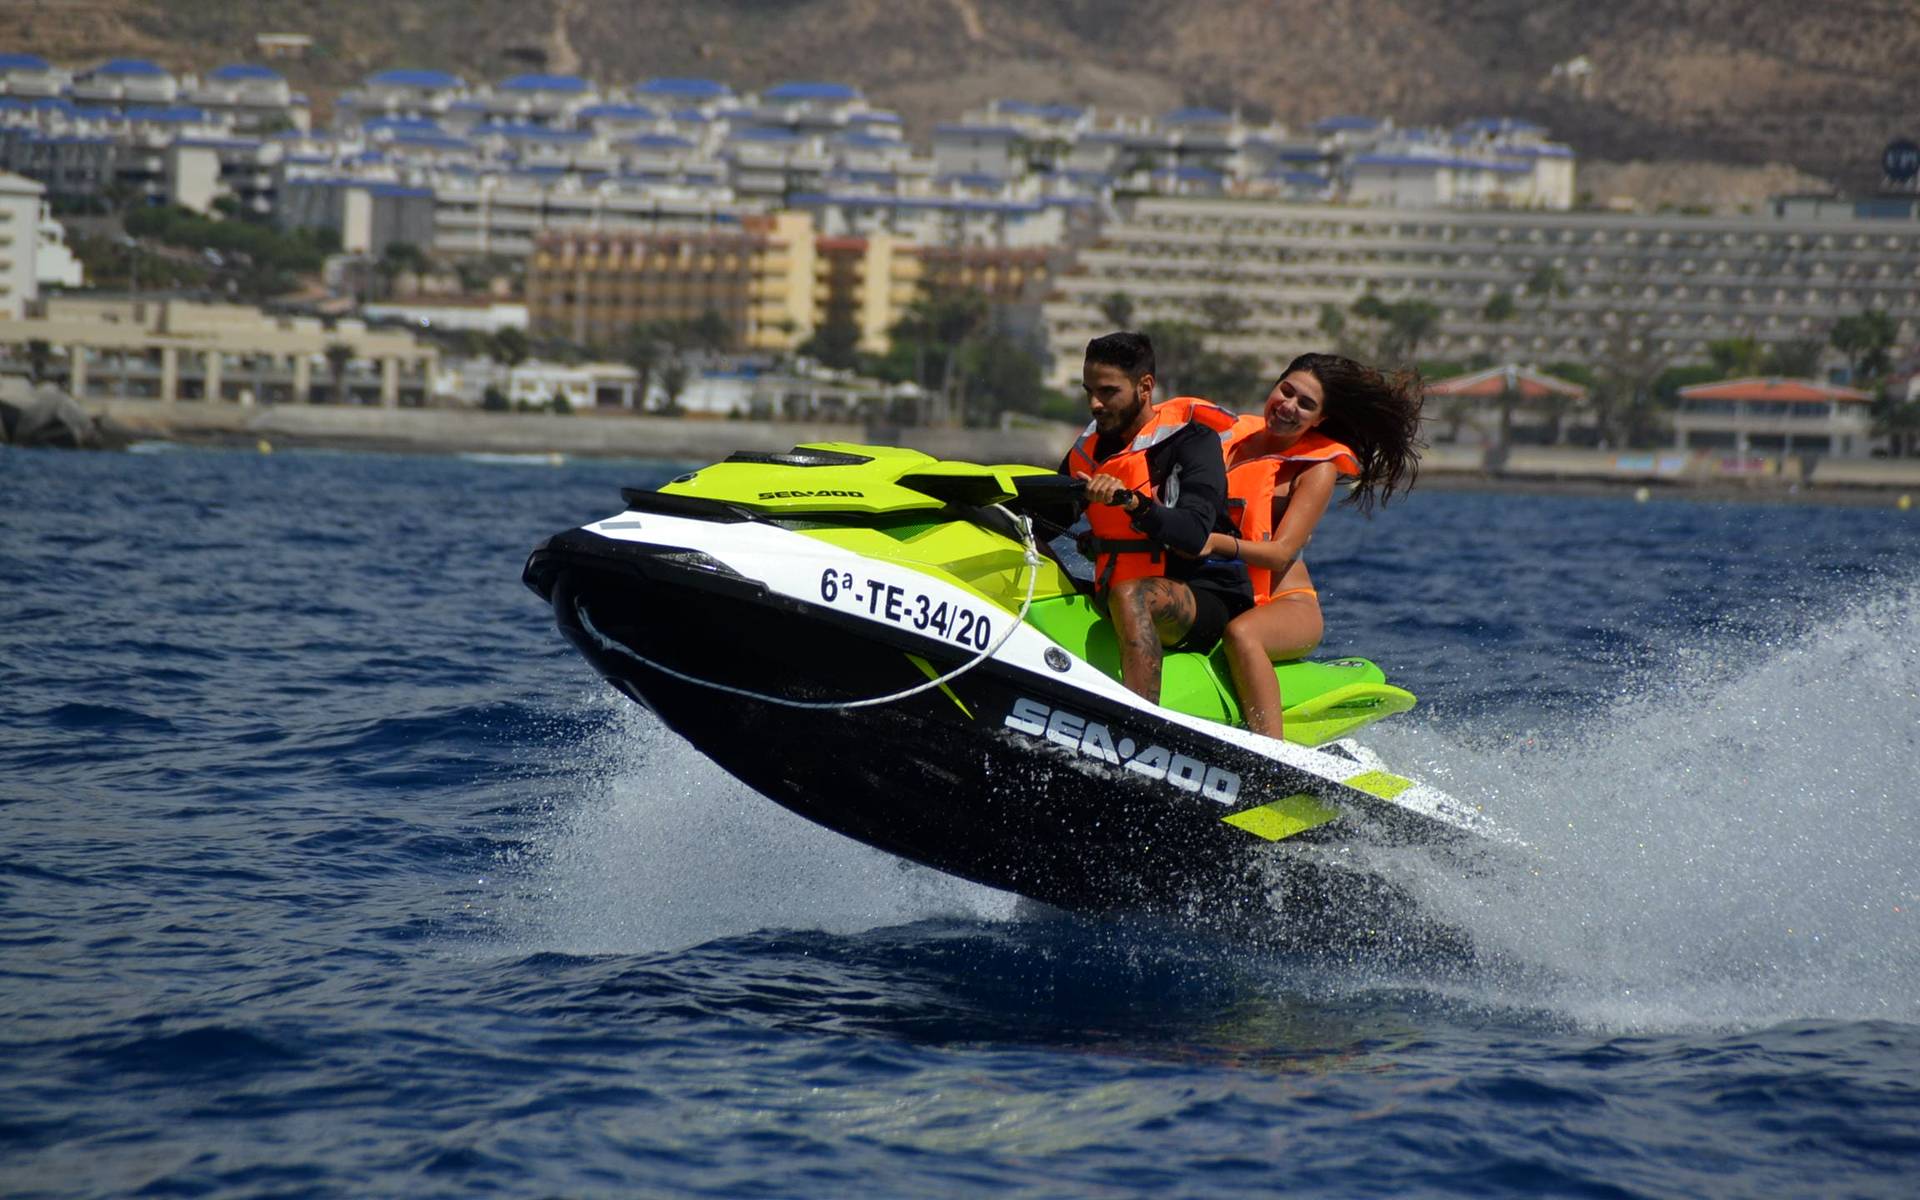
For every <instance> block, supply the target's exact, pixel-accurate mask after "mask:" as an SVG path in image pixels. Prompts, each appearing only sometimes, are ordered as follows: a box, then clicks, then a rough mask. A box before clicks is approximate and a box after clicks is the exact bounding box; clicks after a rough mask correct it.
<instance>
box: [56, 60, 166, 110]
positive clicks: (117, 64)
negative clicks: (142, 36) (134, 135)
mask: <svg viewBox="0 0 1920 1200" xmlns="http://www.w3.org/2000/svg"><path fill="white" fill-rule="evenodd" d="M68 94H69V95H70V96H71V97H72V98H73V102H74V103H75V104H82V105H93V106H96V107H100V108H111V109H118V110H123V111H124V110H125V109H128V108H139V107H151V106H155V105H160V106H165V105H170V104H172V103H173V102H174V101H176V100H178V99H179V98H180V81H179V80H178V79H176V78H175V77H174V75H173V73H172V72H171V71H168V70H166V69H165V68H163V67H161V66H160V65H159V64H157V63H151V62H148V61H147V60H146V59H144V58H116V59H112V60H110V61H108V62H103V63H101V64H100V65H99V66H97V67H93V68H91V69H90V70H86V71H81V72H80V73H79V74H77V75H75V76H74V77H73V85H72V87H71V88H70V89H69V93H68Z"/></svg>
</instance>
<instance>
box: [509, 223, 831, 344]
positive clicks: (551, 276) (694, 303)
mask: <svg viewBox="0 0 1920 1200" xmlns="http://www.w3.org/2000/svg"><path fill="white" fill-rule="evenodd" d="M814 241H815V238H814V233H813V220H812V218H810V217H808V216H806V215H804V214H800V213H780V214H778V215H775V216H771V217H747V218H743V219H742V220H741V222H740V227H739V229H738V230H737V231H736V230H727V231H719V230H714V231H703V232H660V233H611V232H604V231H598V230H567V231H553V232H548V233H544V234H541V235H540V237H539V239H538V241H537V242H536V243H535V245H534V252H533V258H532V259H531V260H530V261H529V262H528V264H527V316H528V320H529V321H530V323H531V325H532V327H533V329H534V331H535V332H538V333H544V334H548V335H551V336H557V337H564V338H567V339H568V340H570V341H574V342H579V343H581V344H583V345H593V346H616V345H618V344H619V342H620V341H621V340H622V339H623V338H624V337H625V336H626V335H627V332H628V331H629V330H631V329H632V328H633V327H634V326H636V325H643V324H649V323H653V322H666V321H692V320H695V319H697V318H698V317H700V316H701V315H703V314H705V313H707V312H715V313H718V314H719V315H720V317H721V319H722V320H724V321H726V323H727V327H728V328H729V329H730V330H732V331H733V336H734V340H735V343H736V344H737V345H741V346H745V347H749V348H752V349H763V350H779V349H791V348H792V347H793V346H796V345H798V344H799V343H800V341H801V340H802V339H804V338H805V337H806V336H807V335H808V334H810V333H812V332H813V328H814V325H815V324H816V312H817V306H816V304H815V301H814V292H815V288H816V284H817V282H818V280H817V275H818V268H819V262H818V256H817V254H816V253H815V249H814Z"/></svg>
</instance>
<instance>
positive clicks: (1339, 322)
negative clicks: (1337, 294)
mask: <svg viewBox="0 0 1920 1200" xmlns="http://www.w3.org/2000/svg"><path fill="white" fill-rule="evenodd" d="M1319 327H1320V332H1321V333H1324V334H1326V335H1327V337H1329V338H1331V339H1332V340H1333V341H1336V342H1337V341H1339V340H1340V335H1341V334H1344V333H1345V332H1346V331H1347V314H1345V313H1343V312H1341V311H1340V306H1339V305H1337V304H1322V305H1321V306H1320V322H1319Z"/></svg>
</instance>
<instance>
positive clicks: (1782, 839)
mask: <svg viewBox="0 0 1920 1200" xmlns="http://www.w3.org/2000/svg"><path fill="white" fill-rule="evenodd" d="M1674 657H1675V658H1676V660H1677V662H1676V665H1675V666H1674V667H1672V668H1671V669H1669V670H1667V671H1665V672H1662V673H1659V675H1658V676H1657V677H1655V676H1654V675H1653V674H1651V673H1650V674H1649V678H1648V679H1647V681H1646V682H1645V685H1644V686H1641V687H1638V688H1632V689H1627V690H1625V691H1624V692H1623V694H1621V695H1620V696H1618V697H1617V698H1616V700H1615V701H1614V702H1613V703H1612V704H1611V705H1609V706H1608V707H1607V708H1606V709H1605V710H1604V711H1596V712H1595V713H1593V714H1592V716H1591V719H1590V720H1588V721H1586V722H1584V723H1583V724H1582V725H1581V726H1580V727H1579V728H1578V729H1577V730H1576V731H1575V732H1574V733H1573V734H1572V735H1571V736H1568V737H1566V738H1564V739H1561V740H1559V741H1557V742H1549V741H1546V740H1544V739H1537V738H1533V737H1519V738H1516V739H1515V740H1514V741H1513V742H1512V743H1511V744H1510V745H1508V746H1507V747H1505V748H1503V749H1500V750H1495V751H1486V750H1470V749H1466V748H1464V747H1462V746H1459V745H1456V744H1452V743H1451V742H1450V741H1449V740H1448V739H1446V738H1444V737H1442V736H1441V735H1439V734H1437V733H1436V732H1435V731H1433V730H1430V729H1422V728H1420V727H1419V726H1418V725H1417V724H1413V723H1406V724H1402V725H1400V726H1398V727H1396V728H1390V729H1389V728H1383V729H1381V730H1380V731H1379V733H1378V735H1377V736H1375V737H1373V738H1371V739H1370V740H1371V741H1373V743H1374V746H1375V748H1376V749H1377V750H1379V751H1380V752H1381V753H1382V754H1383V755H1385V756H1386V758H1387V759H1388V761H1390V762H1392V763H1394V764H1395V766H1396V768H1397V769H1399V770H1401V771H1403V772H1410V773H1413V774H1415V775H1417V776H1421V777H1423V778H1431V779H1432V782H1435V783H1437V784H1438V785H1440V786H1441V787H1443V788H1447V789H1449V790H1450V791H1452V792H1453V793H1454V794H1455V795H1456V796H1458V797H1460V798H1461V799H1464V800H1468V801H1470V802H1479V803H1483V804H1484V805H1485V807H1486V810H1487V811H1488V813H1489V814H1491V815H1493V816H1495V817H1496V818H1497V819H1498V820H1499V821H1500V822H1501V823H1502V824H1503V825H1504V826H1505V827H1506V828H1508V829H1510V830H1512V831H1513V832H1515V833H1516V834H1518V835H1519V836H1520V837H1521V838H1524V839H1525V840H1526V842H1527V843H1528V844H1529V850H1528V851H1527V852H1526V853H1525V854H1523V855H1521V856H1520V859H1521V861H1520V862H1519V863H1518V864H1516V863H1515V862H1514V861H1512V860H1511V859H1510V858H1508V857H1505V856H1502V858H1501V859H1500V861H1499V862H1498V863H1494V864H1490V870H1489V871H1488V872H1487V873H1486V874H1484V875H1473V876H1468V877H1464V878H1463V877H1461V876H1460V875H1458V874H1457V873H1456V874H1454V875H1452V876H1448V875H1446V874H1444V873H1442V872H1440V871H1437V870H1436V871H1430V872H1427V873H1426V874H1425V876H1424V877H1417V878H1416V879H1415V880H1414V881H1413V885H1414V886H1415V888H1416V890H1417V893H1418V894H1419V895H1420V897H1421V900H1422V903H1423V904H1425V905H1426V906H1428V907H1429V908H1430V909H1431V910H1432V911H1433V912H1434V913H1435V914H1436V915H1438V916H1441V917H1442V918H1443V919H1445V920H1448V921H1450V922H1451V923H1453V924H1456V925H1458V926H1460V927H1462V928H1464V929H1466V930H1468V931H1469V932H1470V933H1471V934H1472V936H1473V938H1474V940H1475V943H1476V945H1478V946H1480V947H1481V948H1483V949H1486V950H1489V951H1492V952H1494V953H1496V954H1498V955H1499V956H1501V957H1502V958H1504V959H1506V960H1507V961H1510V962H1513V963H1516V964H1520V965H1521V966H1522V968H1523V969H1522V970H1521V971H1519V972H1517V973H1516V976H1517V977H1524V978H1525V979H1526V980H1527V982H1526V983H1525V984H1524V985H1521V986H1519V987H1518V989H1517V990H1519V991H1520V992H1523V993H1525V994H1519V995H1513V994H1505V993H1504V992H1501V989H1503V988H1506V987H1508V986H1510V985H1512V984H1513V978H1509V977H1504V976H1503V977H1502V979H1501V981H1500V982H1496V983H1495V984H1493V987H1494V989H1495V991H1496V992H1500V993H1501V994H1495V995H1482V996H1479V997H1477V999H1480V1000H1483V1001H1487V1002H1491V1003H1519V1004H1527V1005H1534V1004H1541V1005H1545V1006H1547V1007H1548V1008H1550V1009H1551V1010H1553V1011H1555V1012H1558V1013H1560V1014H1563V1015H1565V1016H1566V1017H1568V1018H1570V1019H1572V1020H1575V1021H1578V1022H1580V1023H1582V1024H1591V1025H1595V1026H1600V1027H1604V1028H1611V1029H1627V1030H1647V1029H1669V1028H1681V1027H1698V1026H1728V1025H1740V1026H1751V1025H1754V1024H1763V1023H1771V1022H1776V1021H1782V1020H1790V1019H1801V1018H1834V1019H1876V1018H1884V1019H1891V1020H1900V1021H1912V1020H1916V1019H1920V784H1917V783H1916V778H1917V777H1920V587H1915V586H1913V585H1904V586H1900V587H1897V588H1894V589H1891V590H1890V591H1887V592H1883V593H1882V594H1881V595H1879V596H1878V597H1876V598H1873V599H1870V600H1868V601H1866V602H1863V603H1860V604H1858V605H1856V606H1854V607H1853V608H1851V609H1850V610H1848V611H1844V612H1837V613H1834V614H1833V615H1832V616H1831V618H1830V619H1829V620H1828V621H1827V623H1826V624H1825V625H1824V627H1823V628H1820V629H1818V630H1816V631H1814V632H1811V633H1807V634H1803V635H1800V636H1797V637H1795V638H1793V639H1791V640H1786V641H1781V642H1777V643H1774V644H1768V645H1759V646H1741V645H1716V646H1705V647H1694V648H1689V649H1688V650H1687V651H1686V652H1684V653H1681V654H1677V655H1675V656H1674Z"/></svg>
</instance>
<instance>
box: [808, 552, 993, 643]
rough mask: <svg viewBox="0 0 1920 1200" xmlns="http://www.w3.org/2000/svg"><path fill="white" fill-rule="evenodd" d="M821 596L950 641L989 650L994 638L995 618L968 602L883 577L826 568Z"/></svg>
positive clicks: (823, 574) (828, 600) (826, 599)
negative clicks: (952, 600)
mask: <svg viewBox="0 0 1920 1200" xmlns="http://www.w3.org/2000/svg"><path fill="white" fill-rule="evenodd" d="M820 598H821V599H822V600H825V601H826V602H827V603H829V604H842V605H846V606H847V607H849V608H852V609H855V610H860V609H864V610H865V611H866V613H867V615H868V616H870V617H881V618H883V619H885V620H888V621H892V622H893V623H894V624H896V625H905V626H908V627H909V628H912V629H918V630H922V631H925V630H932V631H933V632H935V633H937V634H939V635H940V636H941V637H943V638H945V639H947V640H948V641H950V642H953V643H956V644H957V645H961V646H972V647H973V648H974V649H976V650H985V649H986V648H987V644H988V643H989V642H991V641H992V640H993V622H992V621H991V620H989V619H988V618H987V617H986V616H984V615H982V614H980V613H976V612H974V611H973V610H972V609H970V608H967V607H966V606H965V605H962V604H951V603H949V602H947V601H945V600H939V601H935V600H933V599H931V598H930V597H928V596H927V595H926V594H925V593H924V592H917V591H914V590H912V589H911V588H904V587H901V586H900V585H899V584H897V583H887V582H884V581H883V580H879V579H862V578H860V577H859V576H858V575H855V574H854V573H853V572H851V571H842V570H839V569H837V568H834V567H828V568H827V569H826V570H825V571H824V572H822V573H821V575H820Z"/></svg>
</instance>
